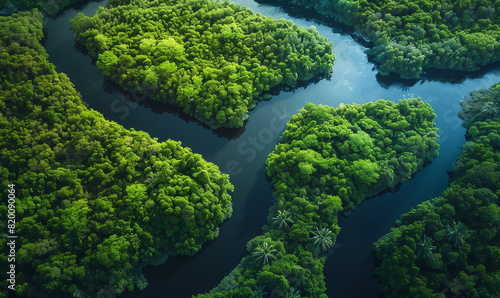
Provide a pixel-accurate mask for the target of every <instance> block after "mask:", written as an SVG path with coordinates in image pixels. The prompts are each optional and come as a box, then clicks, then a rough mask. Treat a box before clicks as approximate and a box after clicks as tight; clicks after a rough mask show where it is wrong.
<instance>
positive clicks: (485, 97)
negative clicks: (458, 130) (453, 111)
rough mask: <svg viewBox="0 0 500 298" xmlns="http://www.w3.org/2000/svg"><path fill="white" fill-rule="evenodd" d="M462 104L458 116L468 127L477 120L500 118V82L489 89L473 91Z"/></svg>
mask: <svg viewBox="0 0 500 298" xmlns="http://www.w3.org/2000/svg"><path fill="white" fill-rule="evenodd" d="M460 105H461V106H462V109H461V110H460V111H459V112H458V116H459V117H460V118H461V119H462V120H463V121H464V122H463V126H465V127H467V128H468V127H469V126H470V125H471V124H473V123H474V122H477V121H484V120H487V119H494V118H500V82H498V83H496V84H493V86H491V87H490V88H489V89H482V90H475V91H472V92H471V93H470V95H469V96H467V97H466V98H465V99H464V100H462V101H461V102H460Z"/></svg>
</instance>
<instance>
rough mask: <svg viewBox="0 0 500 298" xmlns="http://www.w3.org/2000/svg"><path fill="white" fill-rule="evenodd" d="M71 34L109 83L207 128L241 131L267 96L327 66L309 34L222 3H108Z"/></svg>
mask: <svg viewBox="0 0 500 298" xmlns="http://www.w3.org/2000/svg"><path fill="white" fill-rule="evenodd" d="M71 28H72V31H73V32H75V33H77V36H78V37H77V40H78V41H79V42H80V43H82V44H83V45H85V47H86V48H87V49H88V51H89V53H90V55H91V56H92V57H93V58H95V59H97V62H96V64H97V67H98V68H99V69H100V70H101V72H102V73H103V74H104V75H106V76H107V77H109V78H110V79H111V80H112V81H114V82H117V83H118V84H119V85H120V86H121V87H122V88H124V89H125V90H133V91H135V92H139V93H144V94H147V95H148V96H149V97H151V98H152V99H154V100H157V101H161V102H167V103H172V104H174V105H176V106H179V107H180V108H182V109H183V111H184V112H185V113H187V114H189V115H192V116H194V117H195V118H197V119H198V120H199V121H201V122H203V123H205V124H207V125H209V126H210V127H211V128H217V127H221V126H224V127H241V126H243V121H244V120H245V119H247V117H248V110H249V109H251V108H253V107H254V106H255V105H256V103H257V100H258V99H259V98H270V95H269V93H266V92H267V91H269V90H270V89H271V88H273V87H276V86H281V87H293V86H295V85H296V83H297V82H298V81H307V80H310V79H311V78H313V76H315V75H317V74H328V73H330V72H331V71H332V65H333V61H334V55H333V53H332V44H331V43H328V41H327V39H326V38H324V37H321V36H320V35H319V33H318V32H317V31H316V29H315V28H314V27H310V28H307V29H304V28H302V27H299V26H297V25H295V24H293V23H292V22H291V21H286V20H284V19H280V20H274V19H272V18H270V17H269V18H266V17H264V16H262V15H260V14H254V13H253V12H252V11H251V10H250V9H248V8H246V7H244V6H241V5H237V4H234V3H229V2H228V1H216V2H214V1H212V0H188V1H176V0H155V1H145V0H132V1H120V0H112V1H110V2H108V4H107V7H106V8H101V9H99V10H98V11H97V13H96V15H95V16H94V17H92V18H89V17H86V16H85V15H83V14H82V13H80V14H78V15H77V16H76V17H75V18H74V19H73V20H72V21H71Z"/></svg>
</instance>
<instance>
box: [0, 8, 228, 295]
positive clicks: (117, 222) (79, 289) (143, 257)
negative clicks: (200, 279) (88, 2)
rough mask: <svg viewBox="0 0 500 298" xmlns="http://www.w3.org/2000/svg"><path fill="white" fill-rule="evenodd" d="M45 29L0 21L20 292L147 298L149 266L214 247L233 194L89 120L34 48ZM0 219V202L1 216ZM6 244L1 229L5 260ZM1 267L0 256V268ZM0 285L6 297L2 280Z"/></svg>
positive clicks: (35, 23) (0, 131)
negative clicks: (138, 292)
mask: <svg viewBox="0 0 500 298" xmlns="http://www.w3.org/2000/svg"><path fill="white" fill-rule="evenodd" d="M42 19H43V16H42V15H41V14H40V13H39V12H38V11H37V10H36V9H35V10H34V11H33V12H22V13H19V14H13V15H12V17H0V28H2V30H1V31H0V49H1V50H0V68H1V69H2V74H1V76H0V140H1V145H0V160H1V162H0V181H1V187H2V193H3V197H7V194H6V192H7V191H8V189H9V188H8V187H7V185H9V184H15V186H14V189H15V191H16V192H15V195H16V202H15V208H16V222H15V224H16V228H15V233H16V235H17V239H16V243H17V246H16V251H17V253H16V257H15V265H16V274H17V275H16V291H17V293H18V294H19V295H22V296H33V297H34V296H36V297H41V296H43V297H51V296H52V297H71V296H75V297H110V296H114V295H116V294H119V293H121V292H123V291H124V290H132V289H134V287H135V286H137V287H138V288H141V289H142V288H144V287H145V286H146V285H147V283H146V281H145V279H144V277H143V276H142V273H141V269H142V268H143V267H144V266H145V265H147V264H159V263H162V262H164V261H165V259H166V258H167V257H168V256H169V255H177V254H183V255H193V254H194V253H196V252H197V251H198V250H199V249H200V248H201V245H202V244H203V243H204V242H205V241H207V240H211V239H214V238H215V237H217V234H218V225H219V224H221V223H222V222H223V220H224V219H226V218H227V217H229V216H230V215H231V212H232V207H231V206H232V205H231V197H230V195H229V192H231V191H232V190H233V185H232V184H231V183H230V182H229V177H228V176H227V175H223V174H221V173H220V171H219V169H218V167H217V166H216V165H214V164H212V163H209V162H207V161H205V160H204V159H203V158H202V157H201V156H200V155H199V154H194V153H192V152H191V150H190V149H189V148H185V147H182V146H181V144H180V142H175V141H172V140H167V141H164V142H159V141H158V140H157V139H153V138H151V137H150V136H149V135H148V134H147V133H145V132H139V131H135V130H133V129H131V130H127V129H124V128H123V127H122V126H120V125H118V124H117V123H115V122H110V121H107V120H105V119H104V118H103V116H102V115H101V114H99V113H98V112H96V111H94V110H91V109H88V108H86V107H85V105H84V104H83V102H82V100H81V98H80V95H79V93H78V92H77V91H76V90H75V89H74V86H73V85H72V84H71V82H70V81H69V79H68V77H67V76H66V75H65V74H62V73H57V72H56V70H55V67H54V65H52V64H50V63H49V62H48V59H47V58H48V55H47V53H46V52H45V49H43V47H42V46H41V45H40V44H39V41H40V39H41V38H42V35H43V34H42ZM13 36H16V38H13ZM7 208H8V206H7V200H2V202H1V203H0V213H1V214H3V215H5V214H7ZM3 215H2V218H5V217H3ZM6 233H7V220H2V222H1V223H0V236H1V237H0V245H1V246H2V247H4V248H5V247H7V246H6V242H7V238H6ZM7 260H8V258H7V255H6V250H4V249H2V250H1V252H0V264H1V267H2V268H9V264H10V263H8V262H7ZM0 285H1V291H3V292H0V293H3V294H5V290H6V289H7V286H6V280H5V278H4V279H2V281H0Z"/></svg>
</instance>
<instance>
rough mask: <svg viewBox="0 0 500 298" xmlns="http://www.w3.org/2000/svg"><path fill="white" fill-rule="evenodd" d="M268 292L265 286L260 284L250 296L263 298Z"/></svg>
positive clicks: (251, 297)
mask: <svg viewBox="0 0 500 298" xmlns="http://www.w3.org/2000/svg"><path fill="white" fill-rule="evenodd" d="M266 294H267V292H266V291H265V289H264V286H261V285H258V286H256V287H255V290H253V295H252V296H250V298H262V297H264V295H266Z"/></svg>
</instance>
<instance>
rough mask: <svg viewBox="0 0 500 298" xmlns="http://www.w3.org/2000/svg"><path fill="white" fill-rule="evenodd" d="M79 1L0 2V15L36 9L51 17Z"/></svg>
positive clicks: (23, 0) (6, 0) (16, 0)
mask: <svg viewBox="0 0 500 298" xmlns="http://www.w3.org/2000/svg"><path fill="white" fill-rule="evenodd" d="M80 1H82V0H0V14H9V13H13V12H17V11H23V10H31V9H33V8H38V10H39V11H40V12H42V13H43V14H44V15H50V16H53V15H55V14H57V13H58V12H59V11H60V10H62V9H64V8H67V7H69V6H71V5H72V4H74V3H77V2H80Z"/></svg>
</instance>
